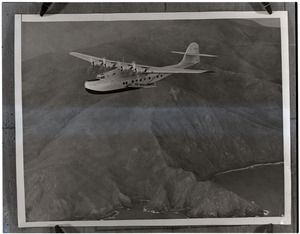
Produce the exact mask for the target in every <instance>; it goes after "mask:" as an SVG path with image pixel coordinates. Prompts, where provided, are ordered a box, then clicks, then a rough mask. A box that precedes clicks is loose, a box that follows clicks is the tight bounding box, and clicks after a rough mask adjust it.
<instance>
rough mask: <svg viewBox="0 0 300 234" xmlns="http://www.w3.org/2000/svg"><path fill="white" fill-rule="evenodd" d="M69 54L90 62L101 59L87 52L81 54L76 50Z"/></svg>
mask: <svg viewBox="0 0 300 234" xmlns="http://www.w3.org/2000/svg"><path fill="white" fill-rule="evenodd" d="M70 55H72V56H74V57H77V58H80V59H82V60H85V61H88V62H90V63H91V62H96V61H102V60H103V59H102V58H98V57H95V56H91V55H87V54H81V53H77V52H70Z"/></svg>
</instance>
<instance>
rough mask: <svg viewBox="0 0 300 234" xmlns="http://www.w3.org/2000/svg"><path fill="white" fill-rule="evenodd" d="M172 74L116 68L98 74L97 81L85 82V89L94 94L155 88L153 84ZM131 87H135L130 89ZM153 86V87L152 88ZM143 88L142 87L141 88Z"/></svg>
mask: <svg viewBox="0 0 300 234" xmlns="http://www.w3.org/2000/svg"><path fill="white" fill-rule="evenodd" d="M169 75H170V74H142V73H141V74H139V73H134V72H132V71H121V70H120V69H118V68H116V69H113V70H111V71H108V72H105V73H101V74H98V75H97V77H96V79H94V80H87V81H85V84H84V86H85V89H86V90H87V91H88V92H91V93H93V94H95V93H99V94H102V93H103V94H104V93H111V92H121V91H125V90H129V89H137V88H139V87H138V86H139V85H141V86H143V88H145V87H147V85H149V87H153V84H154V83H155V82H157V81H159V80H161V79H164V78H165V77H167V76H169ZM129 85H131V86H135V87H134V88H132V87H131V88H129ZM151 85H152V86H151ZM141 88H142V87H141Z"/></svg>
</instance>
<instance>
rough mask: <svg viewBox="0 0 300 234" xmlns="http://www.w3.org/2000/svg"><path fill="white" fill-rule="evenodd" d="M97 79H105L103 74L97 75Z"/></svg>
mask: <svg viewBox="0 0 300 234" xmlns="http://www.w3.org/2000/svg"><path fill="white" fill-rule="evenodd" d="M97 78H98V79H101V80H102V79H105V76H104V75H103V74H98V75H97Z"/></svg>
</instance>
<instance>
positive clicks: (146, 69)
mask: <svg viewBox="0 0 300 234" xmlns="http://www.w3.org/2000/svg"><path fill="white" fill-rule="evenodd" d="M70 55H72V56H74V57H76V58H79V59H82V60H85V61H87V62H90V63H94V64H97V63H100V64H101V63H102V64H103V63H110V64H113V65H115V66H116V65H117V64H119V63H122V65H126V66H128V67H132V63H126V62H120V61H114V60H108V59H105V58H98V57H95V56H91V55H87V54H81V53H78V52H70ZM135 66H137V67H139V68H141V69H143V71H142V72H141V73H146V74H151V73H152V74H201V73H207V72H211V71H209V70H193V69H185V68H177V67H172V66H169V67H152V66H147V65H140V64H135Z"/></svg>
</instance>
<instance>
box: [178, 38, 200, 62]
mask: <svg viewBox="0 0 300 234" xmlns="http://www.w3.org/2000/svg"><path fill="white" fill-rule="evenodd" d="M173 53H177V54H184V55H183V58H182V60H181V61H180V63H178V66H179V67H187V66H191V65H194V64H196V63H199V62H200V56H199V45H198V44H197V43H196V42H192V43H191V44H189V46H188V47H187V49H186V51H185V52H177V51H173Z"/></svg>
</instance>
